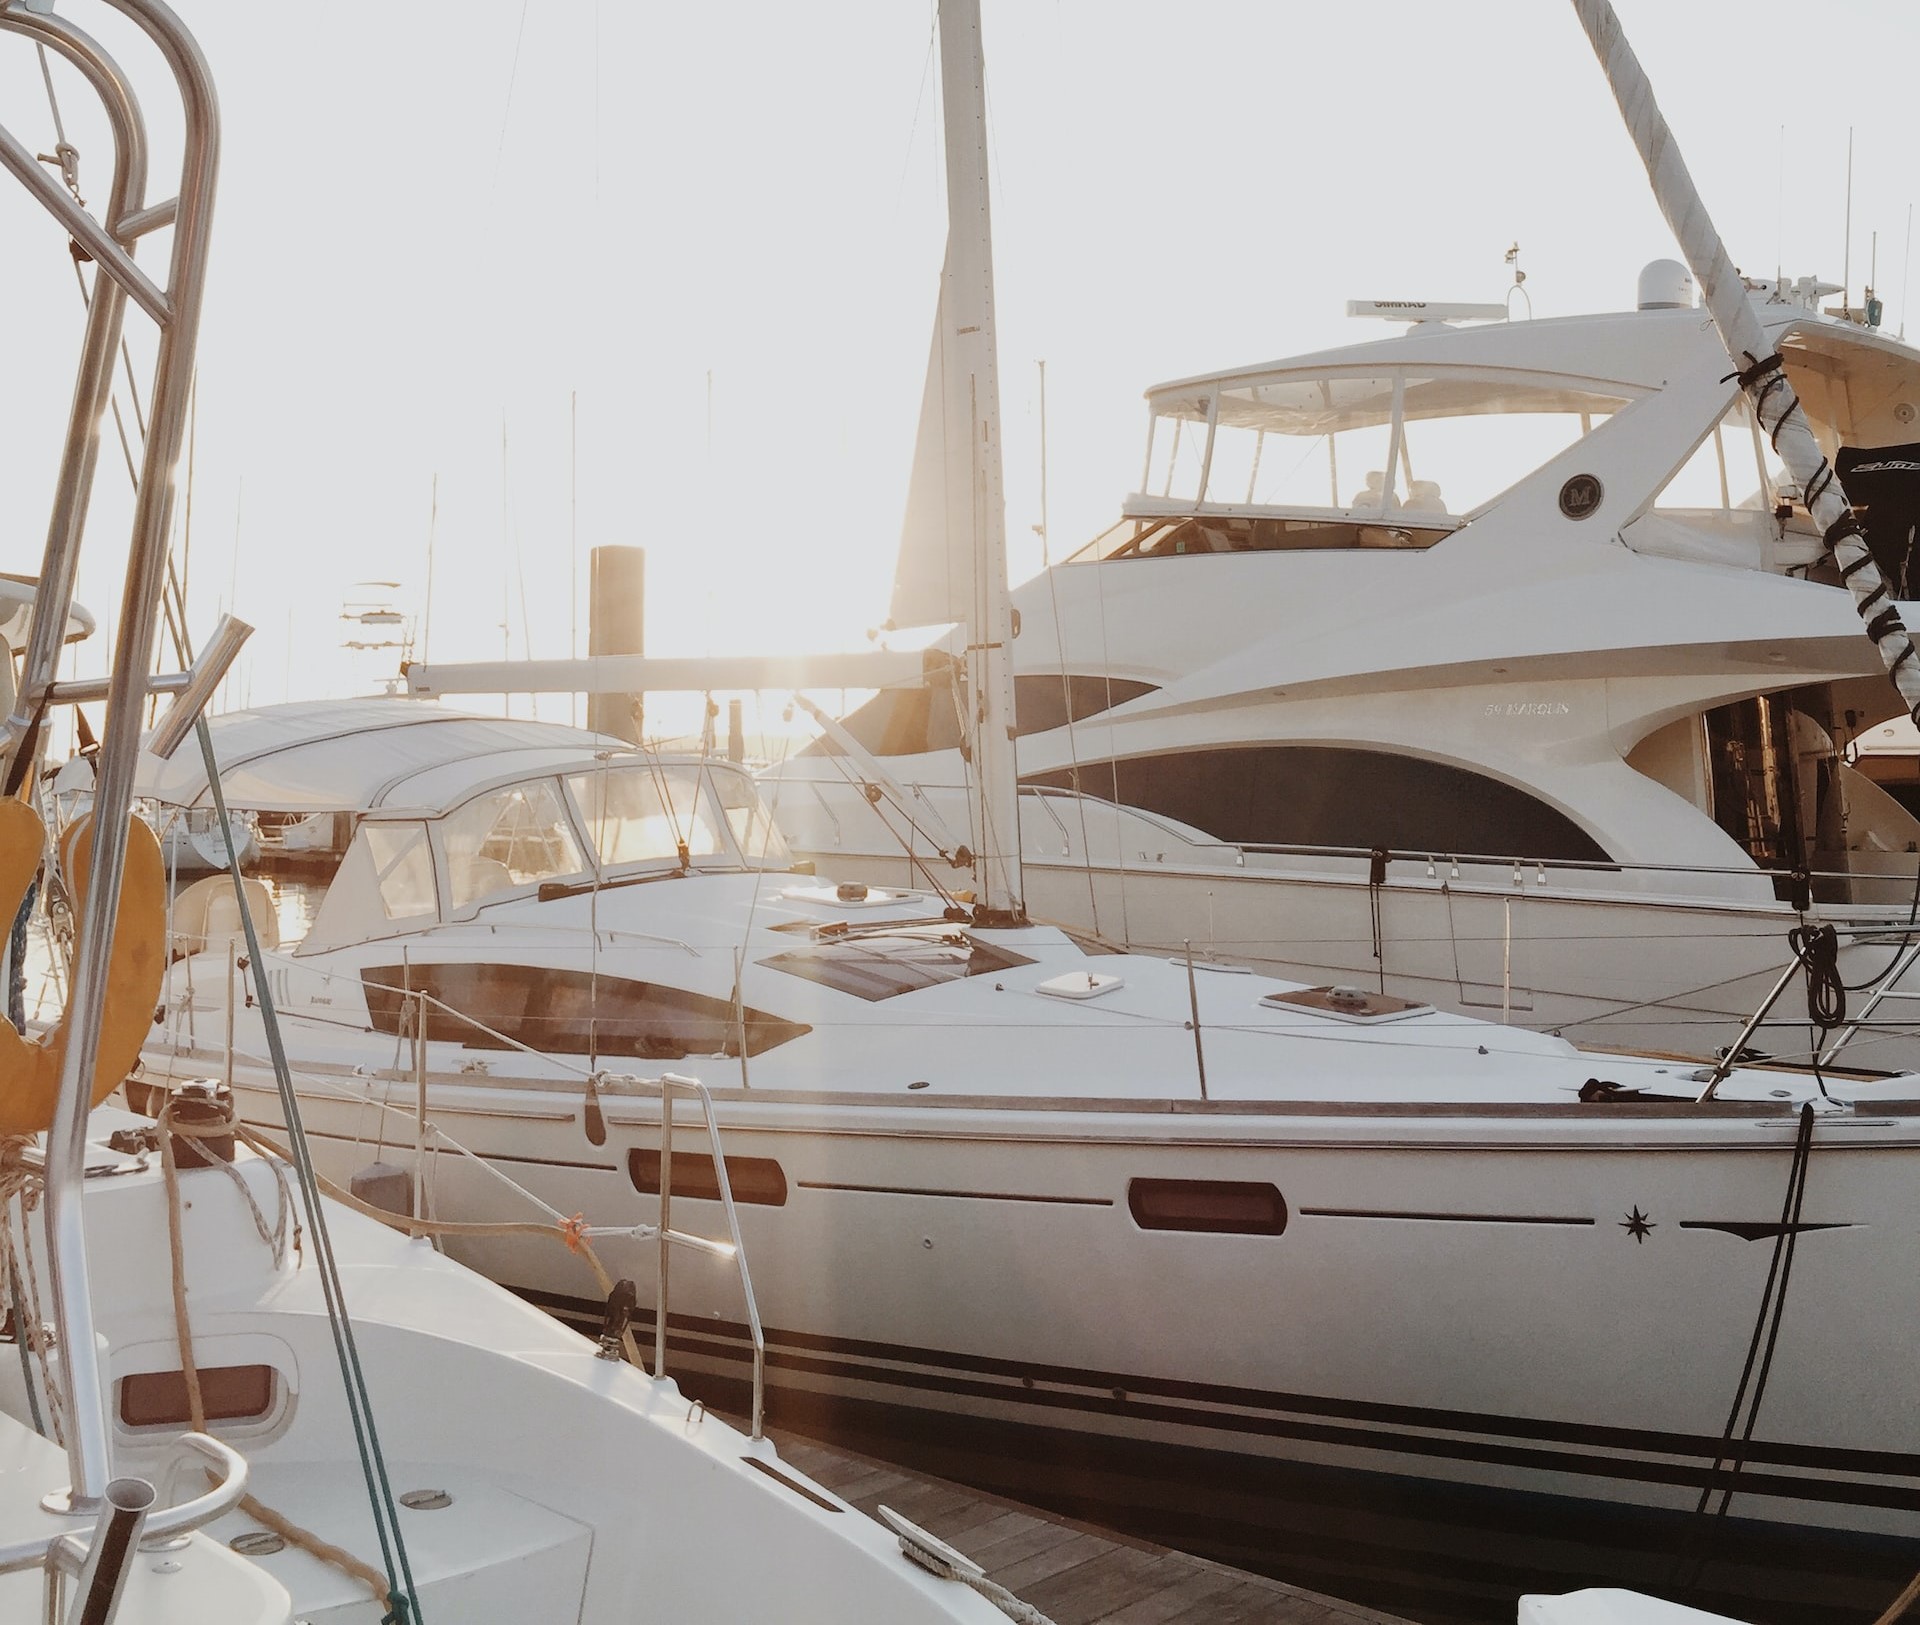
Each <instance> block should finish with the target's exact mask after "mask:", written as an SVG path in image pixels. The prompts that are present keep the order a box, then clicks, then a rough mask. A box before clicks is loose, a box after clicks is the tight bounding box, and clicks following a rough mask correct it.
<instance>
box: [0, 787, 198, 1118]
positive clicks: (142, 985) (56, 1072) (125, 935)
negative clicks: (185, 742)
mask: <svg viewBox="0 0 1920 1625" xmlns="http://www.w3.org/2000/svg"><path fill="white" fill-rule="evenodd" d="M45 847H46V826H45V825H43V824H42V823H41V822H40V815H39V814H38V813H36V812H35V811H34V810H33V809H32V808H31V807H29V806H28V805H27V804H26V803H25V802H24V801H17V800H14V799H13V798H11V797H9V798H7V799H6V800H4V801H0V920H4V921H5V922H7V923H11V922H12V920H13V918H14V916H15V915H16V914H18V913H19V910H20V902H21V899H22V898H24V897H25V896H26V894H27V887H28V885H29V884H30V883H31V882H32V880H33V876H34V872H35V871H36V870H37V869H38V868H39V867H40V858H41V854H42V852H43V851H44V850H45ZM92 859H93V817H92V815H91V814H88V815H87V816H86V817H84V818H80V819H77V820H75V822H74V823H73V824H72V825H71V826H70V827H69V828H68V829H67V831H66V833H65V834H63V835H62V836H61V837H60V868H61V872H62V873H63V874H65V875H67V876H68V877H69V878H70V879H71V881H72V884H73V890H74V913H75V916H76V917H77V918H79V919H81V920H84V919H85V917H86V914H85V910H86V901H87V893H86V887H87V881H88V868H89V866H90V864H91V862H92ZM166 940H167V876H166V867H165V865H164V864H163V863H162V862H161V860H160V842H159V840H158V838H157V837H156V836H155V835H154V833H153V831H152V830H151V829H150V828H148V826H147V825H146V824H145V823H144V822H143V821H142V820H140V819H138V818H133V819H129V820H128V823H127V866H126V873H125V875H124V877H123V878H122V879H121V882H120V918H119V923H118V925H117V927H116V928H115V931H114V937H113V953H112V955H111V956H110V958H109V960H108V964H107V993H106V999H105V1002H104V1006H103V1008H102V1010H101V1015H100V1049H99V1054H98V1058H97V1059H96V1061H95V1063H94V1069H93V1089H92V1091H91V1098H92V1104H94V1105H96V1106H97V1105H99V1104H100V1102H101V1101H103V1100H105V1099H106V1098H107V1096H108V1095H110V1094H112V1093H113V1091H114V1090H115V1089H116V1088H117V1087H118V1086H119V1084H120V1081H121V1080H122V1079H123V1078H125V1077H126V1075H127V1074H128V1073H129V1072H130V1071H132V1070H133V1063H134V1062H135V1061H137V1060H138V1059H139V1058H140V1046H141V1045H142V1044H143V1043H144V1042H145V1041H146V1037H147V1034H148V1033H149V1032H150V1031H151V1030H152V1027H153V1007H154V1001H155V1000H156V999H158V998H159V996H160V980H161V977H162V976H163V975H164V974H165V972H166V965H167V955H166ZM66 1047H67V1018H66V1017H65V1016H64V1015H63V1016H61V1018H60V1019H59V1021H57V1022H56V1023H55V1024H54V1025H53V1026H52V1027H51V1028H49V1029H48V1030H47V1031H46V1032H44V1033H41V1034H39V1035H38V1036H37V1037H34V1038H23V1037H22V1036H21V1035H20V1034H19V1033H17V1032H15V1031H14V1030H13V1027H12V1026H11V1024H9V1023H8V1022H6V1021H4V1020H0V1135H26V1134H38V1133H39V1132H40V1131H41V1130H43V1129H45V1128H47V1127H49V1126H51V1124H52V1122H53V1108H54V1101H55V1098H56V1096H57V1095H58V1094H59V1090H60V1064H61V1061H62V1059H63V1057H64V1056H65V1054H66Z"/></svg>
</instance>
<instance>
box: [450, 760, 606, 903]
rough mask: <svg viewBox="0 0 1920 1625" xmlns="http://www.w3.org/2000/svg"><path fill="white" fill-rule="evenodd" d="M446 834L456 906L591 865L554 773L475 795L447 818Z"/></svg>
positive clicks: (578, 872)
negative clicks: (574, 831) (584, 852)
mask: <svg viewBox="0 0 1920 1625" xmlns="http://www.w3.org/2000/svg"><path fill="white" fill-rule="evenodd" d="M441 840H442V842H443V844H444V845H445V848H446V854H447V870H448V873H449V876H450V883H451V888H452V896H453V906H454V907H455V908H456V909H460V908H464V907H466V906H467V905H468V904H470V903H476V902H479V901H480V900H482V899H483V898H486V897H490V896H492V895H493V894H495V893H496V892H503V891H511V890H512V889H514V888H515V887H518V886H531V885H533V884H535V883H536V882H538V881H542V880H551V879H556V878H558V877H560V876H563V875H577V874H580V873H582V872H584V870H585V869H586V867H587V865H586V862H585V860H584V859H583V858H582V856H581V853H580V842H579V840H578V839H577V838H576V837H575V835H574V833H573V824H572V821H571V819H570V818H569V817H568V814H567V809H566V806H565V804H564V803H563V802H562V801H561V799H560V788H559V786H558V785H557V784H555V783H554V782H553V781H552V780H551V779H533V780H530V781H528V782H527V783H525V784H515V785H510V786H509V787H508V788H506V789H504V790H495V791H492V792H490V793H489V794H487V795H483V796H478V797H476V798H475V799H474V800H472V801H469V802H468V803H467V804H466V805H465V806H464V807H462V808H461V809H460V810H459V811H458V812H456V813H453V814H452V815H451V816H450V817H448V818H447V820H446V822H445V824H444V825H443V826H442V834H441Z"/></svg>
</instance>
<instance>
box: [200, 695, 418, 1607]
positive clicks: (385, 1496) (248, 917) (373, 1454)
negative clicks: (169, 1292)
mask: <svg viewBox="0 0 1920 1625" xmlns="http://www.w3.org/2000/svg"><path fill="white" fill-rule="evenodd" d="M193 726H194V734H195V736H196V737H197V738H198V740H199V743H200V759H201V762H202V764H203V765H204V767H205V769H206V775H207V788H208V790H209V791H210V792H211V794H212V797H213V806H214V815H215V819H216V821H217V823H218V826H219V829H220V832H221V838H222V839H223V841H224V842H225V844H226V849H227V868H228V873H229V874H230V875H231V877H232V879H233V891H234V900H235V901H236V902H237V903H238V904H239V912H240V929H241V931H242V933H243V934H244V935H245V937H246V942H247V963H248V967H249V969H250V971H251V973H252V976H253V983H254V998H255V1001H256V1003H257V1005H258V1008H259V1011H260V1021H261V1025H262V1028H263V1030H264V1031H265V1034H266V1039H267V1050H268V1053H269V1054H270V1055H271V1057H272V1060H273V1076H274V1082H275V1084H276V1086H277V1088H278V1091H279V1096H280V1110H281V1113H282V1116H281V1121H282V1122H283V1123H285V1124H286V1130H287V1144H288V1147H289V1149H290V1151H291V1152H292V1157H291V1159H290V1160H291V1161H292V1163H293V1166H294V1173H295V1175H296V1177H297V1178H298V1179H299V1182H300V1194H301V1196H302V1198H303V1200H304V1202H305V1205H306V1209H307V1221H308V1225H309V1228H310V1231H311V1238H312V1241H313V1257H314V1263H315V1265H316V1267H317V1269H318V1272H319V1278H320V1289H321V1294H322V1296H323V1297H324V1298H325V1300H326V1306H327V1324H328V1327H329V1329H330V1330H331V1331H332V1333H333V1344H334V1353H335V1355H336V1357H337V1358H338V1360H339V1363H340V1375H341V1378H342V1381H343V1383H344V1385H345V1399H346V1406H347V1416H348V1420H349V1421H350V1422H351V1423H352V1426H353V1436H354V1444H355V1447H356V1448H357V1450H358V1452H359V1455H360V1470H361V1474H362V1476H363V1478H364V1479H365V1481H366V1485H367V1495H368V1501H369V1503H370V1508H371V1510H372V1513H373V1524H374V1533H375V1534H376V1535H377V1536H378V1538H379V1541H380V1554H381V1560H382V1564H383V1566H384V1568H385V1570H386V1574H387V1584H388V1590H389V1592H390V1593H391V1595H392V1598H393V1612H392V1613H391V1614H390V1615H389V1616H388V1619H389V1620H391V1621H392V1622H393V1625H407V1622H409V1621H412V1622H415V1625H418V1622H419V1621H420V1620H421V1617H422V1616H421V1612H420V1601H419V1594H418V1591H417V1588H416V1587H415V1584H414V1578H413V1568H412V1565H411V1563H410V1561H409V1560H408V1557H407V1544H406V1537H405V1534H404V1533H403V1532H402V1530H401V1527H400V1509H399V1505H398V1503H397V1501H396V1500H395V1497H394V1493H393V1485H392V1483H391V1481H390V1480H389V1478H388V1475H387V1463H386V1458H385V1456H384V1455H383V1454H382V1453H381V1449H380V1436H379V1432H378V1430H377V1429H376V1427H375V1425H374V1418H373V1397H372V1394H371V1392H370V1391H369V1389H368V1386H367V1380H366V1374H365V1372H364V1371H363V1370H362V1369H361V1365H360V1351H359V1346H358V1344H357V1343H356V1341H355V1339H354V1335H353V1321H352V1317H351V1316H350V1315H349V1314H348V1312H347V1303H346V1289H345V1287H344V1286H343V1285H342V1283H341V1280H340V1272H339V1265H338V1263H337V1262H336V1260H335V1258H334V1255H333V1239H332V1237H331V1235H330V1234H329V1233H328V1229H327V1219H326V1210H325V1208H324V1207H323V1206H322V1205H321V1191H320V1184H319V1175H318V1173H317V1172H316V1170H315V1168H314V1165H313V1156H312V1150H311V1148H310V1146H309V1144H308V1142H307V1134H306V1127H305V1123H304V1121H303V1119H302V1117H301V1114H300V1097H299V1095H298V1094H297V1093H296V1092H295V1090H294V1087H293V1076H292V1071H291V1069H290V1067H289V1066H288V1063H287V1051H286V1041H285V1038H284V1036H283V1035H282V1033H281V1031H280V1020H279V1014H278V1012H277V1010H276V1009H275V1007H274V1002H273V990H272V988H271V987H270V985H269V982H268V977H267V966H266V960H265V958H264V956H263V955H262V953H261V949H260V935H259V932H258V930H257V929H256V927H255V925H254V920H253V911H252V909H251V908H250V907H249V906H248V902H247V895H246V884H245V882H244V880H243V879H242V878H241V874H240V855H239V853H238V852H237V851H236V850H235V848H234V840H233V825H232V823H231V821H230V820H229V818H228V816H227V799H226V794H225V792H224V790H223V789H222V788H221V783H220V767H219V763H218V762H217V761H216V760H215V759H214V754H213V734H212V731H211V730H210V729H209V728H208V726H207V719H206V717H205V716H204V715H202V716H199V717H196V718H195V719H194V725H193Z"/></svg>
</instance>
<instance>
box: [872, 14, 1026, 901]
mask: <svg viewBox="0 0 1920 1625" xmlns="http://www.w3.org/2000/svg"><path fill="white" fill-rule="evenodd" d="M940 85H941V100H942V104H943V107H944V110H945V115H946V136H947V166H946V167H947V254H946V263H945V264H944V266H943V267H942V268H941V273H940V302H939V306H938V309H937V312H936V315H935V319H934V328H933V345H932V350H931V353H930V355H929V357H928V362H927V383H926V388H925V390H924V391H923V392H922V395H921V403H920V432H919V438H918V440H917V442H916V444H915V447H914V457H913V478H912V483H911V485H910V486H909V488H908V494H907V516H906V525H905V528H904V530H903V532H902V535H901V540H900V560H899V565H898V568H897V569H896V572H895V576H894V587H893V605H892V616H891V619H892V622H893V624H894V625H895V626H932V625H939V624H942V623H945V622H950V621H951V622H958V623H960V624H961V625H963V626H964V627H965V629H966V650H965V669H966V694H967V702H966V723H967V732H968V734H969V736H970V738H969V742H968V750H967V754H968V758H969V766H970V770H971V777H972V779H973V788H974V792H975V793H974V795H973V797H972V801H973V825H974V827H973V831H972V836H973V842H972V844H973V848H974V851H975V852H976V854H977V855H978V867H977V870H976V873H977V875H978V877H979V882H980V884H979V891H980V902H979V907H980V909H981V913H982V917H983V918H993V919H1020V918H1024V916H1025V912H1026V909H1025V904H1024V902H1023V900H1022V896H1021V879H1020V850H1019V849H1020V823H1019V808H1018V801H1017V794H1018V785H1017V778H1016V769H1015V764H1014V759H1013V755H1014V743H1013V738H1014V723H1013V661H1012V649H1011V644H1012V640H1013V628H1012V622H1013V610H1012V605H1011V602H1010V600H1009V598H1008V596H1007V515H1006V495H1005V492H1004V490H1003V487H1002V478H1001V459H1000V378H999V372H998V362H997V351H996V349H995V344H996V340H995V336H994V325H993V248H992V222H991V217H990V214H989V210H988V202H987V133H986V86H985V66H984V63H983V60H982V56H981V49H980V8H979V5H978V3H977V0H944V3H943V4H942V5H941V7H940Z"/></svg>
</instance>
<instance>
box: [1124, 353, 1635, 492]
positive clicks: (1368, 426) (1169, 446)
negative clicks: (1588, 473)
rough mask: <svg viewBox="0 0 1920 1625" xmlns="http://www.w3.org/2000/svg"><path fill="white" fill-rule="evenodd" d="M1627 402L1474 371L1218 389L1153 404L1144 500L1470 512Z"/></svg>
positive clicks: (1361, 375) (1335, 374) (1303, 378)
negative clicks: (1146, 498) (1159, 498)
mask: <svg viewBox="0 0 1920 1625" xmlns="http://www.w3.org/2000/svg"><path fill="white" fill-rule="evenodd" d="M1626 404H1627V400H1626V397H1625V396H1623V395H1622V394H1620V393H1618V391H1617V388H1614V389H1608V390H1601V389H1597V388H1595V387H1593V386H1591V385H1589V384H1586V383H1583V382H1581V381H1578V380H1564V379H1557V378H1551V377H1547V376H1543V375H1537V374H1509V373H1500V372H1495V371H1491V370H1489V369H1486V368H1478V367H1476V368H1460V369H1455V370H1429V371H1426V372H1419V371H1412V370H1405V369H1391V370H1383V371H1379V372H1350V371H1346V370H1343V369H1329V370H1327V371H1324V372H1319V373H1278V374H1269V375H1267V376H1264V377H1258V378H1239V379H1234V380H1224V379H1223V380H1218V381H1215V382H1212V383H1209V384H1207V385H1205V386H1202V387H1199V388H1196V389H1195V390H1193V391H1191V392H1182V393H1178V394H1172V393H1169V394H1167V395H1164V396H1162V397H1160V398H1159V399H1157V400H1156V401H1155V402H1154V409H1155V411H1154V422H1153V427H1152V430H1151V437H1150V439H1149V442H1148V457H1147V479H1148V485H1147V490H1146V493H1145V494H1146V495H1149V496H1157V497H1163V498H1170V499H1175V500H1182V501H1188V500H1190V501H1193V502H1207V503H1218V504H1227V503H1231V504H1236V505H1238V504H1244V505H1248V506H1257V507H1311V508H1318V509H1323V510H1324V509H1334V510H1337V511H1341V512H1350V513H1381V512H1389V513H1392V512H1398V513H1405V514H1408V515H1418V514H1431V515H1447V514H1454V515H1460V514H1467V513H1470V512H1472V511H1473V510H1474V509H1476V508H1478V507H1480V506H1482V505H1484V504H1485V503H1486V502H1488V501H1489V500H1491V499H1492V498H1493V497H1495V496H1498V495H1499V494H1500V493H1501V492H1502V491H1504V490H1506V489H1507V488H1508V487H1509V486H1511V485H1513V484H1514V483H1515V482H1516V481H1518V480H1520V479H1521V478H1523V477H1524V476H1525V475H1527V474H1529V473H1531V472H1532V471H1533V470H1534V469H1536V468H1538V467H1539V466H1540V465H1541V464H1542V463H1544V462H1546V461H1547V460H1548V459H1550V458H1552V457H1554V456H1556V455H1558V454H1559V453H1560V452H1562V451H1564V450H1565V449H1566V448H1567V447H1568V446H1570V445H1572V444H1573V443H1574V442H1575V441H1576V440H1578V439H1580V438H1581V436H1583V435H1585V434H1587V433H1589V432H1591V430H1592V429H1593V428H1594V427H1595V426H1596V425H1597V424H1599V423H1600V422H1602V421H1604V420H1605V419H1606V418H1607V417H1609V416H1611V415H1612V414H1613V413H1614V412H1616V411H1618V410H1619V409H1620V408H1621V407H1622V406H1624V405H1626Z"/></svg>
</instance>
